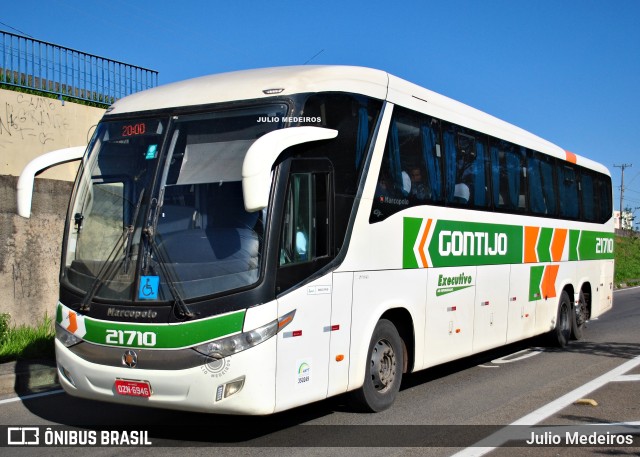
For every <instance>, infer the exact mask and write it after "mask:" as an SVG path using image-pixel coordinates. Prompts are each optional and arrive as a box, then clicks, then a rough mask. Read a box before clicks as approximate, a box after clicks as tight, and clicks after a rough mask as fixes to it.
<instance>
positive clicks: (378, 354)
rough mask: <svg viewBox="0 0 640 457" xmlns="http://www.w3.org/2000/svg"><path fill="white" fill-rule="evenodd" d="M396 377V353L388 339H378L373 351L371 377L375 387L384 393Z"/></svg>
mask: <svg viewBox="0 0 640 457" xmlns="http://www.w3.org/2000/svg"><path fill="white" fill-rule="evenodd" d="M395 378H396V354H395V352H394V350H393V346H391V344H390V343H389V342H388V341H387V340H380V341H378V342H377V343H376V344H375V346H374V347H373V351H372V352H371V379H372V380H373V386H374V387H375V389H376V390H377V391H378V392H380V393H384V392H386V391H387V390H389V389H390V388H391V386H392V385H393V381H394V380H395Z"/></svg>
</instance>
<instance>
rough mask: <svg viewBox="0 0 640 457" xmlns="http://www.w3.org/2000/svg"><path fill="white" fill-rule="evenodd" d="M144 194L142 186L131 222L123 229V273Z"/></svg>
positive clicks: (128, 259) (128, 261)
mask: <svg viewBox="0 0 640 457" xmlns="http://www.w3.org/2000/svg"><path fill="white" fill-rule="evenodd" d="M143 195H144V188H142V190H141V191H140V196H139V197H138V203H136V207H135V209H134V211H133V218H132V219H131V224H130V225H129V226H128V227H127V228H126V229H125V231H126V239H125V247H124V263H123V265H122V270H123V272H124V274H127V273H128V270H129V263H130V260H131V250H132V249H133V245H132V240H133V233H134V232H135V226H136V221H137V220H138V213H139V212H140V207H141V206H142V196H143Z"/></svg>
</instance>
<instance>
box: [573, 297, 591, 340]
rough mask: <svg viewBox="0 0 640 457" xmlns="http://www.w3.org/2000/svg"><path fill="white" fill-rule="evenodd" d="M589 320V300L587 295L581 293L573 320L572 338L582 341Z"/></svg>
mask: <svg viewBox="0 0 640 457" xmlns="http://www.w3.org/2000/svg"><path fill="white" fill-rule="evenodd" d="M588 319H589V310H588V308H587V299H586V297H585V294H584V293H583V292H582V291H580V295H579V297H578V303H576V305H575V307H574V312H573V313H572V319H571V338H572V339H574V340H580V339H582V337H583V336H584V329H585V327H586V324H587V320H588Z"/></svg>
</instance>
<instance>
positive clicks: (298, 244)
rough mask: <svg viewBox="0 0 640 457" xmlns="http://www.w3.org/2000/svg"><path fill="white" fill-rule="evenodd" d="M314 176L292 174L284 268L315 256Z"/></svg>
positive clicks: (282, 258) (282, 255)
mask: <svg viewBox="0 0 640 457" xmlns="http://www.w3.org/2000/svg"><path fill="white" fill-rule="evenodd" d="M312 178H313V175H312V174H311V173H295V174H292V175H291V179H290V182H289V189H288V190H287V200H286V204H285V212H284V219H283V226H282V238H281V240H280V261H279V264H280V266H282V265H289V264H292V263H301V262H307V261H309V260H311V259H313V258H314V257H315V252H314V251H315V249H314V247H315V240H314V235H315V230H313V229H314V228H315V227H314V225H315V224H314V222H315V220H314V214H313V205H312V197H313V189H312V184H313V180H312Z"/></svg>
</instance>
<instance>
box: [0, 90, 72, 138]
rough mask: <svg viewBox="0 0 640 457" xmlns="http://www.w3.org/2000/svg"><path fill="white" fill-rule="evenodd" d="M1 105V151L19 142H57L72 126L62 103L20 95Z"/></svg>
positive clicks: (50, 99) (17, 94) (35, 96)
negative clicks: (63, 111)
mask: <svg viewBox="0 0 640 457" xmlns="http://www.w3.org/2000/svg"><path fill="white" fill-rule="evenodd" d="M2 105H4V106H0V148H4V147H6V146H8V145H12V144H16V143H19V142H24V141H29V142H34V141H36V142H38V143H40V144H42V145H49V144H52V143H55V140H56V138H57V137H58V135H59V134H60V133H61V132H63V131H65V130H69V129H70V126H69V123H68V122H67V119H66V118H65V116H64V114H63V113H62V104H61V103H60V101H59V100H55V99H52V98H45V97H39V96H37V95H30V94H23V93H16V94H15V96H14V97H13V99H9V100H8V101H5V102H4V103H3V104H2Z"/></svg>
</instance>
